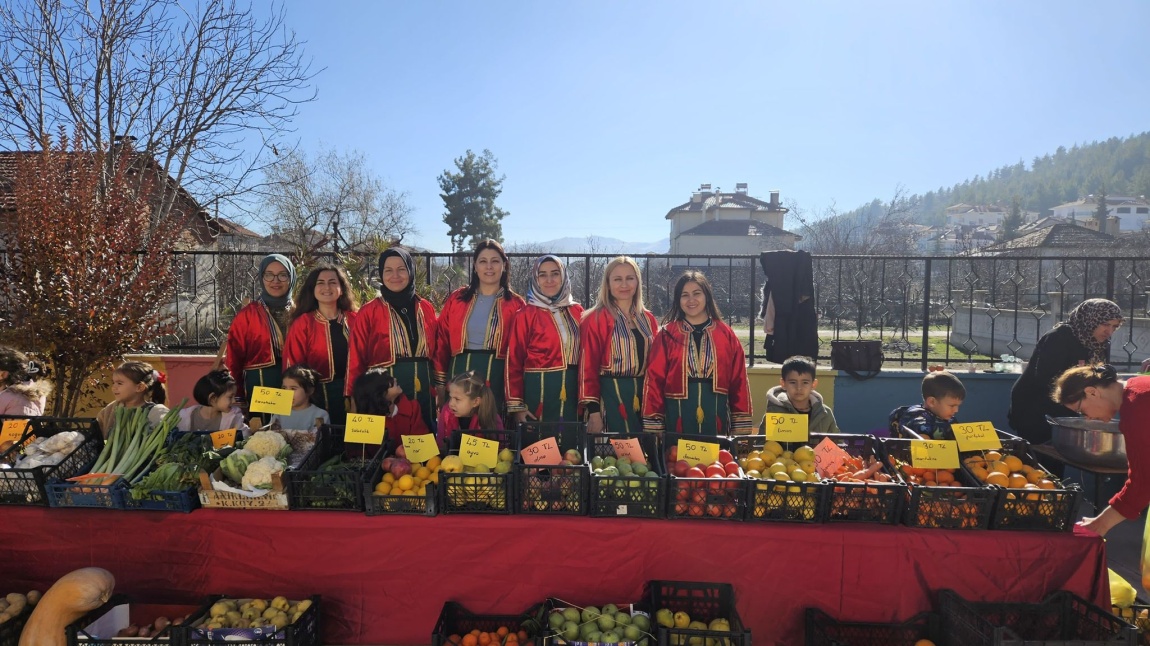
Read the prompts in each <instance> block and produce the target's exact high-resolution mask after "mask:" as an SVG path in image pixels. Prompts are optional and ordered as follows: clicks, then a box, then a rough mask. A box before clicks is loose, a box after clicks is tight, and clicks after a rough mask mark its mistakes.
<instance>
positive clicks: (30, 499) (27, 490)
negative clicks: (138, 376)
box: [0, 417, 104, 507]
mask: <svg viewBox="0 0 1150 646" xmlns="http://www.w3.org/2000/svg"><path fill="white" fill-rule="evenodd" d="M5 419H13V418H10V417H9V418H5ZM16 419H27V420H29V424H28V428H27V429H26V430H25V433H24V435H23V436H22V437H21V438H20V439H19V440H18V441H16V442H15V443H14V444H13V445H12V446H11V447H9V448H8V450H7V451H3V452H0V462H3V463H7V464H15V462H16V460H17V459H18V458H19V457H20V454H21V452H22V450H23V447H24V445H25V443H27V442H28V441H30V440H31V439H32V438H31V436H33V435H34V436H35V437H50V436H53V435H56V434H57V433H63V432H65V431H76V432H79V433H81V434H83V435H84V439H83V441H82V442H81V443H80V445H79V446H78V447H76V448H75V449H74V450H73V451H72V452H71V453H69V454H68V455H67V456H66V457H65V458H64V459H63V460H61V461H60V462H59V464H55V465H51V466H47V465H46V466H39V467H32V468H30V469H17V468H12V469H4V470H3V471H0V505H40V506H43V507H47V506H49V502H48V492H47V490H46V486H47V484H48V482H49V481H51V480H53V479H58V480H65V479H67V478H72V477H75V476H78V475H82V474H84V473H87V472H88V471H89V469H91V468H92V465H93V464H95V463H96V458H98V457H100V452H101V451H103V450H104V434H103V433H101V432H100V426H99V425H98V424H97V423H96V420H94V419H83V418H71V417H67V418H66V417H29V418H24V417H21V418H16Z"/></svg>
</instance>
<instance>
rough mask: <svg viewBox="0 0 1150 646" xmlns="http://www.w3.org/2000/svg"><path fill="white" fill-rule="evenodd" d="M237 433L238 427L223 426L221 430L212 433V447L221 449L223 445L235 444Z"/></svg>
mask: <svg viewBox="0 0 1150 646" xmlns="http://www.w3.org/2000/svg"><path fill="white" fill-rule="evenodd" d="M238 433H239V429H235V428H225V429H224V430H222V431H216V432H215V433H212V448H213V449H222V448H224V447H225V446H235V445H236V436H237V435H238Z"/></svg>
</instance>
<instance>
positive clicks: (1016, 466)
mask: <svg viewBox="0 0 1150 646" xmlns="http://www.w3.org/2000/svg"><path fill="white" fill-rule="evenodd" d="M1002 461H1003V462H1005V463H1006V466H1008V467H1010V470H1011V471H1012V472H1013V471H1021V470H1022V460H1019V459H1018V456H1016V455H1008V456H1006V457H1005V458H1002Z"/></svg>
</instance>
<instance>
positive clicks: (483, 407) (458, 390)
mask: <svg viewBox="0 0 1150 646" xmlns="http://www.w3.org/2000/svg"><path fill="white" fill-rule="evenodd" d="M461 429H465V430H469V431H474V430H478V429H486V430H492V429H495V430H502V429H503V420H501V419H499V414H498V411H497V408H496V404H495V395H494V393H492V392H491V388H489V387H488V386H487V383H486V382H484V380H483V378H482V377H481V376H479V375H478V374H476V372H475V371H470V372H465V373H463V374H460V375H456V376H455V377H453V378H452V379H451V381H450V382H448V384H447V403H446V404H444V405H443V408H441V409H440V410H439V439H440V440H441V441H445V440H447V439H448V438H450V437H451V433H452V431H458V430H461Z"/></svg>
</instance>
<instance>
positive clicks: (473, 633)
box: [467, 628, 479, 639]
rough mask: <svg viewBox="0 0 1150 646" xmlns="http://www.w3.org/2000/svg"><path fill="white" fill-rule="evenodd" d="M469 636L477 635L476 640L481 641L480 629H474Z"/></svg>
mask: <svg viewBox="0 0 1150 646" xmlns="http://www.w3.org/2000/svg"><path fill="white" fill-rule="evenodd" d="M467 634H468V635H475V639H479V629H478V628H472V629H471V632H469V633H467Z"/></svg>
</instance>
